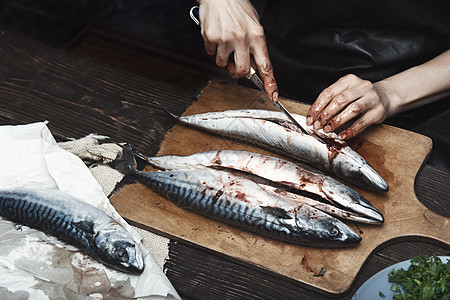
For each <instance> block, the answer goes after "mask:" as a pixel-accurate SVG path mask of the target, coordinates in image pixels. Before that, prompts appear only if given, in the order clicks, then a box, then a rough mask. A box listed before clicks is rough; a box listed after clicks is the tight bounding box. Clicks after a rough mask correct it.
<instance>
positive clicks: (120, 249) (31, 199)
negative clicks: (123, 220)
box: [0, 189, 144, 274]
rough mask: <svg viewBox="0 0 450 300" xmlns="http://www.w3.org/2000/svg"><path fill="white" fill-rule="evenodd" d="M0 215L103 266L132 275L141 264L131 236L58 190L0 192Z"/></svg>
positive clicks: (141, 260)
mask: <svg viewBox="0 0 450 300" xmlns="http://www.w3.org/2000/svg"><path fill="white" fill-rule="evenodd" d="M0 216H1V217H4V218H6V219H8V220H10V221H12V222H16V223H19V224H23V225H27V226H29V227H32V228H35V229H38V230H41V231H43V232H45V233H47V234H50V235H53V236H55V237H57V238H59V239H60V240H62V241H64V242H66V243H68V244H71V245H73V246H76V247H77V248H79V249H80V250H82V251H83V252H84V253H86V254H88V255H90V256H91V257H93V258H95V259H97V260H98V261H100V262H102V263H103V264H105V265H107V266H109V267H111V268H113V269H116V270H118V271H123V272H127V273H132V274H139V273H142V271H143V269H144V263H143V258H142V253H141V252H140V249H139V248H137V247H136V245H135V242H134V240H133V238H132V236H131V235H130V234H129V233H128V232H127V231H126V230H125V228H123V227H122V226H121V225H120V224H119V223H117V222H116V221H115V220H114V219H112V218H111V217H110V216H108V215H107V214H106V213H104V212H103V211H101V210H100V209H98V208H96V207H94V206H92V205H90V204H88V203H85V202H82V201H80V200H78V199H77V198H75V197H73V196H70V195H69V194H66V193H63V192H60V191H58V190H44V189H11V190H0Z"/></svg>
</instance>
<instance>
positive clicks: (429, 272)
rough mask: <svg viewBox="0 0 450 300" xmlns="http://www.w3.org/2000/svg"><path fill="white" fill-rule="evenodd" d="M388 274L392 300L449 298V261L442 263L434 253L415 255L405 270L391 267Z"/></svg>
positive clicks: (447, 299) (444, 299)
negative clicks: (392, 295) (392, 294)
mask: <svg viewBox="0 0 450 300" xmlns="http://www.w3.org/2000/svg"><path fill="white" fill-rule="evenodd" d="M388 276H389V282H392V283H393V284H392V286H391V291H392V292H393V293H394V300H400V299H408V300H409V299H414V300H416V299H427V300H428V299H430V300H432V299H439V300H441V299H442V300H450V262H449V261H447V262H446V263H443V262H442V261H441V259H440V258H439V257H437V256H436V255H432V256H429V255H418V256H415V257H413V258H412V259H411V265H410V267H409V268H408V269H407V270H404V269H403V268H401V269H398V270H395V269H392V270H391V271H390V272H389V273H388ZM400 286H401V287H402V289H403V291H404V293H402V291H401V289H400Z"/></svg>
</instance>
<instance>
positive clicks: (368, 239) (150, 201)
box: [111, 81, 450, 294]
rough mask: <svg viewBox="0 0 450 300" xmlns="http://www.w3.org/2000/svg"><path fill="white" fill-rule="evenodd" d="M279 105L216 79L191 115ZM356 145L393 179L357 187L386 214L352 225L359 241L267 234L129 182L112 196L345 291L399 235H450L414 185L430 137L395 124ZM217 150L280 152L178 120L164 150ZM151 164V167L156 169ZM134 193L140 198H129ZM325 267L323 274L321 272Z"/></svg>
mask: <svg viewBox="0 0 450 300" xmlns="http://www.w3.org/2000/svg"><path fill="white" fill-rule="evenodd" d="M282 101H283V103H284V104H285V106H286V107H287V108H288V109H289V110H290V111H292V112H294V113H299V114H305V113H306V111H307V108H308V106H306V105H303V104H299V103H296V102H293V101H290V100H288V99H282ZM242 108H258V109H274V107H273V106H272V104H271V103H269V101H267V100H264V98H263V95H262V94H261V93H260V92H258V91H255V90H252V89H248V88H244V87H240V86H236V85H232V84H226V83H221V82H216V81H212V82H210V84H209V85H208V86H207V87H206V88H205V89H204V90H203V91H202V93H201V94H200V95H199V97H198V100H197V101H195V102H194V103H193V104H192V105H191V106H190V107H188V109H187V110H186V112H185V115H191V114H197V113H203V112H208V111H221V110H225V109H242ZM351 146H352V147H353V148H354V149H355V150H356V151H358V152H359V153H360V154H361V155H362V156H363V157H365V158H366V160H367V161H368V162H369V163H370V164H372V166H374V168H375V169H376V170H377V171H378V172H379V173H380V175H381V176H382V177H383V178H384V179H385V180H386V181H387V183H388V184H389V186H390V191H389V192H388V193H384V194H380V193H371V192H367V191H363V190H361V189H358V190H359V191H360V192H361V193H362V194H363V195H364V196H365V197H366V198H367V199H368V200H369V201H370V202H371V203H372V204H373V205H374V206H375V207H377V208H378V209H379V210H380V211H381V212H382V213H383V215H384V216H385V223H384V224H383V225H381V226H376V225H366V224H349V225H351V226H352V227H353V228H354V229H355V230H356V231H357V232H359V233H360V235H361V236H362V238H363V239H362V242H361V243H360V244H359V245H358V246H357V247H352V248H347V249H326V248H325V249H321V248H313V247H302V246H297V245H291V244H288V243H283V242H279V241H275V240H272V239H270V238H265V237H261V236H259V235H255V234H252V233H249V232H246V231H242V230H240V229H238V228H236V227H233V226H229V225H226V224H223V223H221V222H217V221H215V220H212V219H210V218H207V217H203V216H200V215H197V214H196V213H193V212H190V211H188V210H185V209H183V208H180V207H177V206H176V205H174V204H173V203H171V202H169V201H167V200H166V199H164V198H163V197H161V196H159V195H157V194H156V193H154V192H153V191H151V190H150V189H148V188H147V187H145V186H143V185H141V184H133V185H128V186H125V187H124V188H122V189H121V190H119V191H118V192H117V193H116V194H115V195H114V196H113V197H112V199H111V201H112V203H113V204H114V206H115V207H116V208H117V209H118V211H119V212H120V213H121V214H122V215H123V216H125V217H126V218H128V219H130V220H132V221H134V222H136V223H139V224H142V225H144V226H145V227H146V228H147V227H148V228H151V229H152V230H154V231H156V232H159V233H162V234H165V235H168V236H169V237H171V238H175V239H178V240H182V241H186V242H189V243H192V244H195V245H199V246H202V247H204V248H207V249H210V250H213V251H216V252H218V253H221V254H222V255H226V256H229V257H232V258H233V259H236V260H239V261H241V262H245V263H247V264H249V265H251V266H253V267H259V268H262V269H264V270H266V271H269V272H272V273H274V274H278V275H279V276H283V277H285V278H289V279H291V280H295V281H296V282H298V283H299V284H303V285H308V286H309V287H313V288H316V289H319V290H322V291H325V292H327V293H330V294H341V293H344V292H345V291H346V290H347V289H349V287H350V286H351V284H352V282H353V281H354V280H355V277H356V275H357V274H358V272H359V270H360V268H361V267H362V265H363V264H364V262H365V260H366V259H367V257H368V256H369V255H370V254H371V253H372V252H373V251H374V250H375V249H376V248H377V247H379V246H380V245H382V244H384V243H389V242H393V241H395V239H398V238H404V237H410V238H413V239H414V238H416V239H427V238H428V239H433V240H434V241H435V242H437V243H441V244H444V245H445V244H448V242H449V241H450V234H449V224H448V219H447V218H445V217H442V216H440V215H438V214H436V213H433V212H432V211H430V210H429V209H427V208H426V207H425V206H423V205H422V204H421V203H420V202H419V201H418V199H417V197H416V195H415V192H414V180H415V177H416V174H417V172H418V171H419V169H420V167H421V165H422V163H423V162H424V160H425V158H426V157H427V155H428V153H429V152H430V150H431V141H430V139H429V138H427V137H425V136H421V135H418V134H416V133H413V132H409V131H405V130H402V129H398V128H395V127H391V126H387V125H381V126H376V127H373V128H371V129H370V130H368V131H366V132H365V133H364V134H362V135H361V136H360V137H359V138H358V139H355V140H353V141H352V143H351ZM218 149H242V150H249V151H256V152H260V153H264V154H270V155H276V156H279V155H277V154H275V153H271V152H268V151H266V150H264V149H261V148H258V147H254V146H251V145H247V144H244V143H239V142H236V141H232V140H229V139H225V138H221V137H218V136H214V135H212V134H209V133H206V132H202V131H199V130H197V129H193V128H188V127H186V126H184V125H176V126H174V127H173V129H172V131H171V132H169V133H168V134H167V135H166V136H165V138H164V141H163V143H162V144H161V148H160V151H159V152H158V155H164V154H178V155H188V154H192V153H196V152H201V151H207V150H218ZM149 170H150V169H149ZM130 196H131V197H132V198H133V203H134V204H135V205H133V206H130V205H127V204H126V203H127V200H126V199H129V198H130ZM323 266H325V267H326V269H327V271H326V273H325V276H323V277H315V276H313V275H314V274H317V273H318V272H319V270H320V269H321V268H322V267H323Z"/></svg>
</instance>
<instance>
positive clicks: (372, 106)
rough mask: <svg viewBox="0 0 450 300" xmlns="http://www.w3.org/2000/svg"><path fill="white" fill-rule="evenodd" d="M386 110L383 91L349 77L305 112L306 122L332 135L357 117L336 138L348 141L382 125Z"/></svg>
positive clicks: (387, 102)
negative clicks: (377, 125) (374, 126)
mask: <svg viewBox="0 0 450 300" xmlns="http://www.w3.org/2000/svg"><path fill="white" fill-rule="evenodd" d="M389 109H390V101H389V99H388V97H387V96H386V94H385V93H384V91H383V89H381V88H380V87H377V84H373V83H371V82H370V81H367V80H363V79H361V78H359V77H357V76H355V75H352V74H350V75H346V76H344V77H342V78H340V79H339V80H338V81H337V82H336V83H334V84H332V85H331V86H329V87H328V88H326V89H324V90H323V91H322V93H320V95H319V97H318V98H317V100H316V101H315V102H314V104H313V105H312V106H311V108H310V109H309V111H308V114H307V119H306V123H307V125H313V127H314V128H315V129H320V128H323V130H324V131H325V132H331V131H334V130H336V129H338V128H340V127H341V126H343V125H344V124H346V123H348V122H350V121H352V120H353V119H355V118H356V119H355V121H354V122H353V124H351V125H350V127H348V128H346V129H344V130H342V131H341V132H340V133H339V138H341V139H343V140H347V139H350V138H352V137H354V136H356V135H357V134H359V133H360V132H362V131H363V130H364V129H366V128H367V127H368V126H370V125H372V124H379V123H381V122H383V121H384V120H385V119H386V117H387V115H388V113H389Z"/></svg>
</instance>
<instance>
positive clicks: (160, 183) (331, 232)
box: [128, 165, 361, 247]
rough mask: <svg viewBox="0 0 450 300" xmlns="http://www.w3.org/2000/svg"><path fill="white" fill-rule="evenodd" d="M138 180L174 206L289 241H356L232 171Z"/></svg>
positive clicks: (334, 223)
mask: <svg viewBox="0 0 450 300" xmlns="http://www.w3.org/2000/svg"><path fill="white" fill-rule="evenodd" d="M128 168H129V172H131V173H132V174H133V175H134V176H136V177H137V178H138V180H139V181H140V182H142V183H144V184H146V185H148V186H149V187H150V188H152V189H153V190H155V191H156V192H158V193H160V194H161V195H162V196H164V197H166V198H167V199H169V200H170V201H172V202H173V203H175V204H176V205H177V206H179V207H182V208H186V209H189V210H192V211H194V212H197V213H200V214H203V215H206V216H209V217H212V218H215V219H217V220H220V221H222V222H225V223H228V224H232V225H237V226H239V227H242V228H244V229H246V230H249V231H252V232H256V233H258V234H261V235H265V236H269V237H271V238H275V239H278V240H282V241H287V242H289V243H294V244H300V245H309V246H317V247H345V246H351V245H355V244H357V243H359V241H360V240H361V237H360V236H359V235H358V234H356V233H355V232H354V231H353V230H352V229H351V228H350V227H348V226H347V225H346V224H344V223H343V222H341V221H340V220H338V219H336V218H334V217H331V216H329V215H328V214H326V213H324V212H322V211H320V210H318V209H316V208H314V207H311V206H309V205H307V204H300V203H298V202H295V201H290V200H288V199H286V198H282V197H277V196H276V195H273V194H270V193H268V192H266V191H265V190H263V189H262V188H261V187H260V186H259V185H258V184H256V183H255V182H253V181H252V180H249V179H246V178H244V177H242V176H239V175H236V174H234V173H232V172H228V171H224V170H216V169H208V168H197V169H190V170H175V171H156V172H143V171H140V170H137V169H136V168H134V167H131V166H130V165H128Z"/></svg>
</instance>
